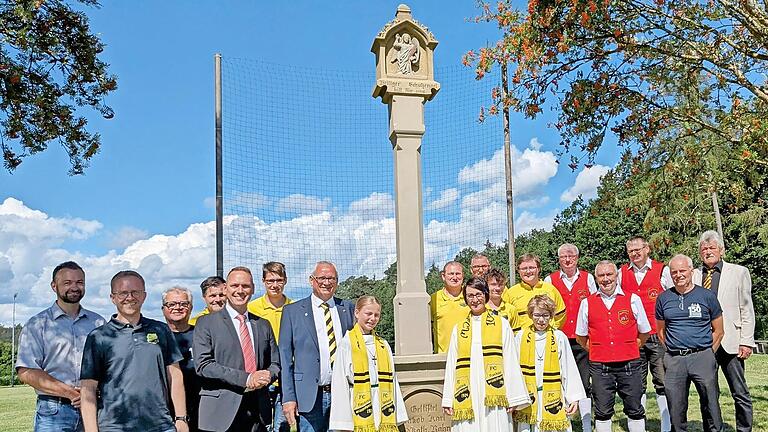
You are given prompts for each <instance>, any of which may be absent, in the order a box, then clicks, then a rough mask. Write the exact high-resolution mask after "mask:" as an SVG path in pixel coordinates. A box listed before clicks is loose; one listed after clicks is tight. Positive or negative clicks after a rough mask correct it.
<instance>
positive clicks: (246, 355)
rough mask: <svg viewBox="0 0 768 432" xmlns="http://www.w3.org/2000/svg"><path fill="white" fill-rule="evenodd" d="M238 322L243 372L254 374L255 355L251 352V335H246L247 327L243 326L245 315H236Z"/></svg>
mask: <svg viewBox="0 0 768 432" xmlns="http://www.w3.org/2000/svg"><path fill="white" fill-rule="evenodd" d="M237 320H238V321H240V347H241V348H242V349H243V362H244V363H245V371H246V372H248V373H252V372H256V353H255V352H254V350H253V343H252V342H251V335H250V334H248V327H247V324H245V315H238V316H237Z"/></svg>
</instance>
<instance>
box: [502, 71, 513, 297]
mask: <svg viewBox="0 0 768 432" xmlns="http://www.w3.org/2000/svg"><path fill="white" fill-rule="evenodd" d="M508 94H509V86H508V84H507V63H506V62H503V63H502V64H501V97H502V113H503V115H504V175H505V176H506V178H507V238H508V239H509V240H507V249H508V251H509V285H510V286H512V285H514V284H515V207H514V196H513V193H512V149H511V144H510V139H509V106H507V104H506V100H507V95H508Z"/></svg>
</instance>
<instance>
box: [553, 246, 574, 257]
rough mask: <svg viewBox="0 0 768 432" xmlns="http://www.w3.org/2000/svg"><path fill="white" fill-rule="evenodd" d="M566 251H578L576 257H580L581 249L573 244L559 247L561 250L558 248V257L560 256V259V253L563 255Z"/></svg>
mask: <svg viewBox="0 0 768 432" xmlns="http://www.w3.org/2000/svg"><path fill="white" fill-rule="evenodd" d="M564 249H568V250H572V251H576V256H579V248H578V247H577V246H576V245H575V244H571V243H563V244H561V245H560V247H559V248H557V256H558V257H560V253H561V252H562V251H563V250H564Z"/></svg>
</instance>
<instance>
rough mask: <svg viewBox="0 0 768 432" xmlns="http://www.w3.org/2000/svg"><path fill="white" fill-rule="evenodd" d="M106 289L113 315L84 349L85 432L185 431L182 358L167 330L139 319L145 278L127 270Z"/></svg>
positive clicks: (160, 323) (153, 321)
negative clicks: (109, 293)
mask: <svg viewBox="0 0 768 432" xmlns="http://www.w3.org/2000/svg"><path fill="white" fill-rule="evenodd" d="M110 285H111V289H112V294H111V295H110V297H111V298H112V303H114V304H115V306H116V307H117V314H115V315H112V319H111V320H110V321H109V322H108V323H106V324H104V325H103V326H101V327H99V328H97V329H96V330H94V331H92V332H91V334H89V335H88V338H87V339H86V341H85V349H84V350H83V362H82V367H81V369H80V380H81V386H82V390H81V399H82V402H81V410H82V415H83V425H84V426H85V432H96V431H99V432H133V431H141V432H177V431H179V432H188V428H187V421H188V418H187V409H186V406H185V398H184V380H183V378H182V372H181V368H179V361H180V360H181V359H182V358H183V357H182V355H181V352H180V351H179V348H178V346H177V345H176V342H175V341H174V339H173V335H172V334H171V331H170V330H169V329H168V326H167V325H166V324H165V323H162V322H160V321H155V320H152V319H149V318H145V317H143V316H142V315H141V305H142V304H143V303H144V300H145V299H146V296H147V293H146V290H145V287H144V279H143V278H142V277H141V275H140V274H138V273H136V272H135V271H132V270H126V271H121V272H118V273H117V274H116V275H115V276H114V277H112V282H111V283H110ZM169 390H170V400H171V401H172V403H173V409H174V410H175V412H176V417H175V419H174V418H171V413H170V411H169V409H168V399H169V394H168V393H169Z"/></svg>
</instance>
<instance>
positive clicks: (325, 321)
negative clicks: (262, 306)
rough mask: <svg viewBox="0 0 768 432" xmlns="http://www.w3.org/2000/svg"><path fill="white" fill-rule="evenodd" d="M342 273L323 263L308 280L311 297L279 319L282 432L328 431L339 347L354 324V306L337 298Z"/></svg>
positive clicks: (296, 303) (285, 311)
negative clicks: (292, 429) (292, 431)
mask: <svg viewBox="0 0 768 432" xmlns="http://www.w3.org/2000/svg"><path fill="white" fill-rule="evenodd" d="M338 281H339V280H338V273H337V272H336V267H335V266H334V265H333V263H331V262H328V261H320V262H318V263H317V265H316V266H315V271H313V272H312V275H311V276H310V277H309V282H310V284H311V285H312V294H311V295H310V296H309V297H307V298H304V299H301V300H299V301H297V302H294V303H291V304H289V305H285V307H284V309H283V316H282V318H281V320H280V363H281V364H282V365H283V367H282V375H281V377H280V387H281V389H282V401H283V415H284V416H285V421H282V422H280V423H279V424H280V426H279V427H280V431H287V430H288V428H289V426H290V425H294V424H296V423H297V422H298V424H299V429H300V430H301V431H302V432H325V431H327V430H328V421H329V419H330V407H331V369H332V367H333V361H334V359H335V356H336V346H337V344H338V343H340V342H341V338H342V337H344V334H345V333H346V332H347V330H350V329H351V328H352V327H353V326H354V324H355V318H354V312H355V306H354V304H352V303H350V302H348V301H346V300H342V299H339V298H336V297H334V294H335V293H336V288H337V287H338Z"/></svg>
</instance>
